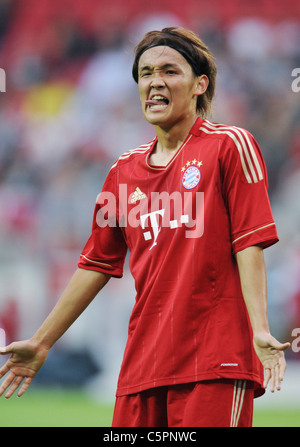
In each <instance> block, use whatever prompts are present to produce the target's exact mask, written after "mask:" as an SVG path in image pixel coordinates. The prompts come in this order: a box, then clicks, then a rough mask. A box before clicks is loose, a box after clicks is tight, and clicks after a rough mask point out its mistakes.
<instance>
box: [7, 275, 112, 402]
mask: <svg viewBox="0 0 300 447" xmlns="http://www.w3.org/2000/svg"><path fill="white" fill-rule="evenodd" d="M109 279H110V276H109V275H106V274H104V273H100V272H96V271H90V270H83V269H77V270H76V271H75V273H74V275H73V277H72V278H71V280H70V282H69V284H68V286H67V287H66V289H65V291H64V292H63V294H62V295H61V297H60V299H59V300H58V302H57V304H56V305H55V307H54V308H53V310H52V311H51V312H50V314H49V315H48V317H47V318H46V319H45V321H44V322H43V324H42V325H41V326H40V328H39V329H38V330H37V332H36V333H35V334H34V335H33V337H31V338H30V339H29V340H24V341H20V342H14V343H11V344H10V345H9V346H7V347H5V348H2V349H0V354H11V356H10V358H9V359H8V361H7V362H6V363H5V365H4V366H3V367H2V368H1V369H0V378H1V377H3V376H4V375H5V374H7V373H9V374H8V376H7V377H6V379H5V381H4V382H3V383H2V385H1V386H0V396H1V395H2V394H3V393H4V392H5V391H6V390H7V392H6V394H5V397H6V398H8V397H10V396H11V395H12V394H13V393H14V391H15V390H16V389H17V388H18V387H19V386H20V384H21V382H22V381H23V379H25V380H24V382H23V384H22V387H21V388H20V390H19V392H18V396H21V395H22V394H24V392H25V391H26V389H27V388H28V387H29V385H30V383H31V381H32V379H33V378H34V377H35V375H36V374H37V372H38V371H39V369H40V368H41V367H42V365H43V364H44V362H45V361H46V358H47V355H48V352H49V349H50V348H51V347H52V346H53V345H54V343H55V342H56V341H57V340H58V339H59V338H60V337H61V336H62V335H63V334H64V333H65V332H66V331H67V329H68V328H69V327H70V326H71V325H72V324H73V323H74V321H75V320H76V319H77V318H78V317H79V316H80V315H81V313H82V312H83V311H84V310H85V309H86V307H87V306H88V305H89V304H90V303H91V301H92V300H93V299H94V297H95V296H96V295H97V293H98V292H99V291H100V290H101V289H102V288H103V287H104V285H105V284H106V283H107V282H108V280H109Z"/></svg>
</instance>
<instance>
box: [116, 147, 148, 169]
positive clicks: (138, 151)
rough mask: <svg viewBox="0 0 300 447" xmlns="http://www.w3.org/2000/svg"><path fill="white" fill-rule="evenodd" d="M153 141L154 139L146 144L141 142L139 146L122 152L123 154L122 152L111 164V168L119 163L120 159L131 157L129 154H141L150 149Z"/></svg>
mask: <svg viewBox="0 0 300 447" xmlns="http://www.w3.org/2000/svg"><path fill="white" fill-rule="evenodd" d="M153 141H154V140H152V141H150V142H149V143H147V144H143V145H141V146H139V147H137V148H135V149H130V150H129V151H127V152H124V154H122V155H121V156H120V157H119V158H118V159H117V161H116V162H115V163H114V164H113V165H112V167H111V169H112V168H114V167H115V166H117V164H118V163H119V161H120V160H124V159H126V158H129V157H131V155H134V154H143V153H144V152H147V151H148V150H149V149H150V147H151V145H152V144H153Z"/></svg>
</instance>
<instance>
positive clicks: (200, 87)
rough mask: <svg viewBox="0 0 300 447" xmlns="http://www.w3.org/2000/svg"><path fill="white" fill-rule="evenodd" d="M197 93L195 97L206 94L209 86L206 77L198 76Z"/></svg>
mask: <svg viewBox="0 0 300 447" xmlns="http://www.w3.org/2000/svg"><path fill="white" fill-rule="evenodd" d="M196 83H197V84H196V91H195V95H197V96H200V95H203V93H205V92H206V90H207V87H208V84H209V79H208V77H207V76H206V75H201V76H198V77H197V79H196Z"/></svg>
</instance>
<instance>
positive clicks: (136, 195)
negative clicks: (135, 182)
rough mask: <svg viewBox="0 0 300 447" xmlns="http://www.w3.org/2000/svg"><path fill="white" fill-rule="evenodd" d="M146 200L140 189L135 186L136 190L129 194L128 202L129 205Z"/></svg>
mask: <svg viewBox="0 0 300 447" xmlns="http://www.w3.org/2000/svg"><path fill="white" fill-rule="evenodd" d="M145 198H146V194H144V193H143V192H142V191H141V190H140V188H139V187H138V186H137V188H136V190H135V191H134V193H132V194H131V199H130V202H131V203H136V202H137V201H138V200H142V199H145Z"/></svg>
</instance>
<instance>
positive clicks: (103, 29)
mask: <svg viewBox="0 0 300 447" xmlns="http://www.w3.org/2000/svg"><path fill="white" fill-rule="evenodd" d="M172 25H182V26H186V27H188V28H191V29H193V30H194V31H196V32H198V33H199V34H200V36H201V37H202V39H203V40H204V41H205V42H206V43H207V44H208V46H209V47H210V49H211V50H212V52H213V53H214V54H215V57H216V63H217V67H218V79H217V85H218V87H217V95H216V99H215V102H214V114H213V116H212V117H211V118H210V119H211V120H212V121H218V122H222V123H226V124H234V125H237V126H241V127H245V128H247V129H248V130H249V131H250V132H252V133H253V135H254V136H255V138H256V139H257V141H258V143H259V145H260V147H261V149H262V152H263V155H264V158H265V161H266V164H267V168H268V173H269V192H270V198H271V202H272V207H273V211H274V216H275V220H276V222H277V226H278V232H279V236H280V243H279V244H277V245H276V246H274V247H272V248H270V249H268V250H267V251H266V257H267V262H268V271H269V301H270V304H269V308H270V321H271V325H272V330H273V333H274V335H275V336H278V337H280V338H281V339H282V341H286V339H288V340H290V339H291V330H292V329H293V328H295V327H300V238H299V229H300V201H299V192H300V125H299V122H300V92H295V91H293V90H292V87H291V86H292V81H293V77H292V75H291V73H292V70H293V68H295V67H300V45H299V43H300V4H299V1H296V0H295V1H294V0H286V1H285V2H281V1H270V0H262V1H261V0H260V1H258V0H254V1H252V2H242V1H240V0H222V1H218V0H215V1H211V2H202V1H199V0H185V2H184V6H182V2H176V1H168V0H160V1H151V2H141V1H137V0H127V1H126V2H123V1H121V0H111V1H107V0H84V1H83V0H82V1H71V0H60V1H53V0H26V1H24V0H1V2H0V67H1V68H3V69H4V70H5V72H6V92H5V93H0V225H1V231H0V244H1V250H0V281H1V287H0V290H1V296H0V327H2V328H4V329H5V331H6V335H7V342H9V341H11V340H15V339H19V338H21V337H22V338H23V337H29V336H30V335H31V334H32V332H33V331H34V330H35V329H36V328H37V326H38V325H39V324H40V322H41V320H42V319H43V318H44V316H45V315H46V313H48V311H49V309H50V308H51V307H52V306H53V304H54V302H55V301H56V299H57V298H58V296H59V294H60V292H61V290H62V289H63V287H64V286H65V285H66V283H67V281H68V279H69V277H70V275H71V274H72V272H73V271H74V269H75V268H76V263H77V259H78V256H79V254H80V251H81V249H82V247H83V245H84V243H85V241H86V239H87V237H88V236H89V232H90V228H91V219H92V212H93V208H94V202H95V198H96V196H97V194H98V193H99V192H100V190H101V187H102V184H103V181H104V179H105V176H106V174H107V171H108V169H109V167H110V165H111V164H112V163H113V162H114V161H115V159H116V158H117V157H118V156H119V155H121V154H122V153H123V152H125V151H126V150H128V149H132V148H134V147H136V146H138V145H140V144H142V143H145V142H148V141H149V140H150V139H152V137H153V135H154V134H153V130H152V128H151V127H150V126H149V125H148V124H147V123H146V122H144V119H143V117H142V113H141V109H140V105H139V98H138V94H137V88H136V85H135V83H134V81H133V79H132V77H131V64H132V60H133V49H134V46H135V45H136V44H137V43H138V41H139V39H140V38H141V37H142V36H143V34H144V33H145V32H146V31H148V30H150V29H161V28H162V27H164V26H172ZM258 206H259V204H258ZM107 287H108V289H107V290H108V291H107V292H105V293H104V294H103V297H102V298H100V299H99V300H98V302H97V303H93V304H92V306H94V307H92V311H90V312H89V311H87V312H86V316H85V317H82V318H81V320H80V322H78V323H76V324H77V326H76V328H75V329H74V331H73V332H72V331H71V333H70V334H71V335H66V337H65V341H64V342H62V344H61V345H59V346H61V348H60V349H61V350H62V351H64V350H65V351H68V352H69V351H70V350H72V349H73V350H74V349H75V348H74V345H76V349H77V350H78V349H80V348H82V349H84V348H85V347H86V346H87V345H88V346H89V350H90V352H91V356H92V358H93V361H95V362H96V365H98V367H99V368H100V369H101V368H103V369H104V370H109V368H110V367H109V366H108V365H112V366H111V368H112V369H113V368H115V364H114V362H113V361H112V360H111V358H112V354H111V352H112V351H113V350H115V351H114V352H115V354H116V358H117V359H118V360H117V361H119V358H120V355H121V352H122V348H123V343H124V342H125V340H123V337H125V335H126V325H127V319H128V315H129V311H130V308H131V306H132V303H133V300H134V289H133V286H132V283H131V279H130V277H129V275H128V274H126V275H125V278H124V279H123V280H122V281H121V282H120V281H118V280H114V281H113V282H112V284H109V285H108V286H107ZM124 295H125V296H124ZM102 320H103V321H102ZM101 325H102V326H101ZM99 327H102V329H99ZM72 334H73V335H72ZM68 337H69V338H68ZM103 340H106V341H105V343H104V341H103ZM108 351H109V352H110V354H109V352H108ZM118 355H119V357H118ZM288 357H290V358H292V359H297V358H298V359H299V354H298V355H297V354H296V353H294V352H292V351H291V352H289V353H288ZM69 379H70V376H69Z"/></svg>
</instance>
